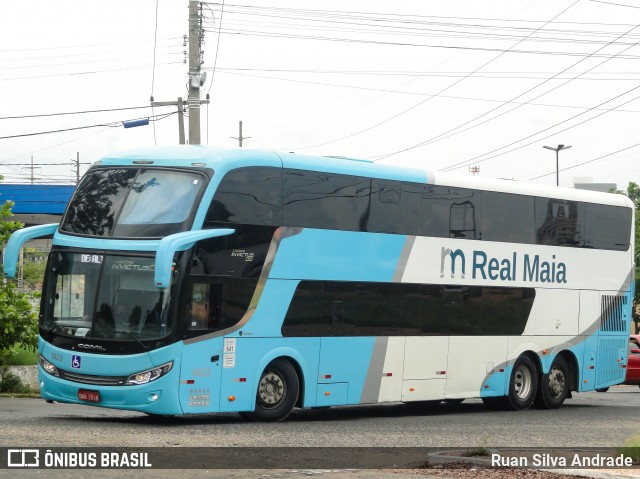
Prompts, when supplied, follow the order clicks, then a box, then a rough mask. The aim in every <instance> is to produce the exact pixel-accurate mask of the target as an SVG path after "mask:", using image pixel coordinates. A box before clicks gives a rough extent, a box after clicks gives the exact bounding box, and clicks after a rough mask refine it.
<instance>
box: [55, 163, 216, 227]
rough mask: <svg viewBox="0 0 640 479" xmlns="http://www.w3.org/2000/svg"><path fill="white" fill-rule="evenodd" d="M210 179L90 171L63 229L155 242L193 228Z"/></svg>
mask: <svg viewBox="0 0 640 479" xmlns="http://www.w3.org/2000/svg"><path fill="white" fill-rule="evenodd" d="M204 184H205V178H204V177H203V176H202V175H200V174H197V173H189V172H183V171H171V170H162V169H138V168H100V169H95V170H93V171H90V172H88V173H87V174H86V175H85V176H84V178H83V179H82V181H81V182H80V184H79V185H78V188H77V190H76V192H75V194H74V196H73V198H72V199H71V202H70V203H69V206H68V208H67V212H66V214H65V217H64V219H63V221H62V224H61V226H60V229H61V230H62V231H65V232H68V233H75V234H81V235H88V236H109V237H118V238H153V237H161V236H165V235H169V234H172V233H176V232H178V231H184V230H186V229H188V228H189V227H190V226H191V221H192V219H193V213H194V210H195V207H196V206H197V199H198V197H199V195H200V193H201V191H202V190H203V186H204Z"/></svg>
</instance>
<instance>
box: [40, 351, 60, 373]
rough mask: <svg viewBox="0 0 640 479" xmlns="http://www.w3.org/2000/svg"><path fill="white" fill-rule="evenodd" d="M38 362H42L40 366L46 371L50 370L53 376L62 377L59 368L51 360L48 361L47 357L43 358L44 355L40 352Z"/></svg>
mask: <svg viewBox="0 0 640 479" xmlns="http://www.w3.org/2000/svg"><path fill="white" fill-rule="evenodd" d="M38 362H39V363H40V367H41V368H42V369H44V370H45V371H46V372H48V373H49V374H51V375H52V376H58V377H60V373H58V369H57V368H56V367H55V366H54V365H53V364H51V363H50V362H49V361H47V360H46V359H45V358H43V357H42V355H40V354H38Z"/></svg>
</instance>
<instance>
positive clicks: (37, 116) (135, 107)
mask: <svg viewBox="0 0 640 479" xmlns="http://www.w3.org/2000/svg"><path fill="white" fill-rule="evenodd" d="M145 108H151V107H150V106H148V105H147V106H128V107H122V108H105V109H101V110H82V111H67V112H58V113H40V114H36V115H19V116H2V117H0V120H17V119H22V118H42V117H50V116H64V115H83V114H85V113H104V112H110V111H124V110H141V109H145Z"/></svg>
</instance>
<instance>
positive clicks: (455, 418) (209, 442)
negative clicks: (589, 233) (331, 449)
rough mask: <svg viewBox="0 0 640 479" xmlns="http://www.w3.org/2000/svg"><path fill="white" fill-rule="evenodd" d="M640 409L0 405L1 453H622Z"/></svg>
mask: <svg viewBox="0 0 640 479" xmlns="http://www.w3.org/2000/svg"><path fill="white" fill-rule="evenodd" d="M639 408H640V388H638V387H637V386H618V387H615V388H611V389H610V390H609V392H607V393H581V394H574V397H573V399H569V400H567V402H566V403H565V405H564V406H563V407H562V408H560V409H557V410H536V409H532V410H529V411H519V412H510V411H490V410H488V409H486V408H485V407H484V406H483V404H482V402H481V401H480V400H467V401H465V402H464V403H462V404H459V405H446V404H442V405H440V406H437V407H436V408H431V409H425V408H421V407H417V406H413V405H408V404H385V405H375V406H359V407H341V408H331V409H321V410H301V411H295V412H294V413H293V414H292V415H291V416H290V417H289V418H288V419H287V420H286V421H285V422H282V423H275V424H274V423H255V422H249V421H246V420H244V419H242V418H240V417H239V416H238V415H235V414H218V415H206V416H177V417H154V416H147V415H144V414H140V413H135V412H128V411H116V410H110V409H102V408H95V407H90V406H78V405H70V404H58V403H55V404H48V403H46V402H44V401H42V400H38V399H13V398H0V424H1V425H2V426H1V428H2V434H1V435H0V446H7V447H11V446H16V445H20V446H41V447H47V446H87V445H94V446H137V447H141V446H142V447H151V446H154V447H155V446H160V447H163V446H215V447H221V446H251V447H265V446H286V447H289V446H327V447H328V446H339V447H348V446H353V447H361V446H374V447H388V446H393V447H399V446H405V447H415V446H420V447H534V446H535V447H541V446H546V447H563V446H567V445H571V446H576V447H578V446H579V447H616V446H620V445H621V443H623V442H624V441H625V440H626V439H628V438H631V437H634V436H635V437H638V436H640V427H638V421H637V418H638V416H639V415H640V409H639Z"/></svg>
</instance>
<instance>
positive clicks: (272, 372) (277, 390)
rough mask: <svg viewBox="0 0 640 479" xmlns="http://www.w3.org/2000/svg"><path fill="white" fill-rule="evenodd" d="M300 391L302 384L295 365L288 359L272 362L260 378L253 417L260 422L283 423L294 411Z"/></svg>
mask: <svg viewBox="0 0 640 479" xmlns="http://www.w3.org/2000/svg"><path fill="white" fill-rule="evenodd" d="M299 391H300V382H299V380H298V374H297V373H296V370H295V368H294V367H293V365H292V364H291V363H290V362H289V361H287V360H286V359H276V360H274V361H272V362H271V363H270V364H269V365H268V366H267V367H266V369H265V370H264V371H263V373H262V376H260V382H259V383H258V391H257V394H256V408H255V411H253V412H252V413H250V415H251V417H252V418H254V419H257V420H258V421H270V422H275V421H282V420H283V419H285V418H286V417H287V416H288V415H289V414H291V411H293V407H294V406H295V404H296V401H297V400H298V394H299Z"/></svg>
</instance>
